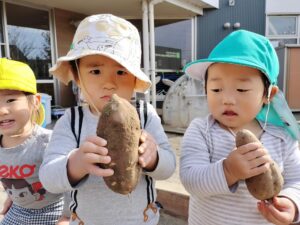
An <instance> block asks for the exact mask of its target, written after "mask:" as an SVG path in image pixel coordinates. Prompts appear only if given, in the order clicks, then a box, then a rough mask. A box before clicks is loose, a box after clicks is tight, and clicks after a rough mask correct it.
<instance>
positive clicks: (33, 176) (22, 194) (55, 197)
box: [0, 126, 62, 209]
mask: <svg viewBox="0 0 300 225" xmlns="http://www.w3.org/2000/svg"><path fill="white" fill-rule="evenodd" d="M50 136H51V131H50V130H46V129H44V128H42V127H40V126H35V127H34V130H33V132H32V134H31V136H30V137H29V138H28V139H26V140H25V141H24V142H23V143H22V144H20V145H18V146H16V147H12V148H3V147H0V179H1V183H2V185H3V187H4V188H5V190H6V192H7V194H8V195H9V197H10V198H11V200H12V201H13V203H14V204H16V205H18V206H21V207H24V208H28V209H41V208H43V207H45V206H48V205H50V204H52V203H54V202H58V201H60V200H61V199H62V195H61V194H52V193H49V192H48V191H46V190H45V188H44V187H43V186H42V184H41V182H40V180H39V177H38V171H39V168H40V165H41V163H42V160H43V156H44V153H45V149H46V147H47V144H48V142H49V140H50Z"/></svg>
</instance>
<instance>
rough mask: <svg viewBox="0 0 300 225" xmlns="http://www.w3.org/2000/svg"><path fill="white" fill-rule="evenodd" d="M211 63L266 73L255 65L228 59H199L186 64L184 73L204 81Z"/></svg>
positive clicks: (240, 60) (245, 61)
mask: <svg viewBox="0 0 300 225" xmlns="http://www.w3.org/2000/svg"><path fill="white" fill-rule="evenodd" d="M213 63H227V64H234V65H239V66H247V67H251V68H254V69H258V70H260V71H261V72H263V73H266V71H262V70H261V69H260V68H258V67H257V65H256V64H254V63H252V62H250V61H247V60H243V59H228V58H211V59H209V58H208V59H199V60H196V61H194V62H191V63H189V64H187V65H186V66H185V67H184V71H185V73H186V74H187V75H189V76H191V77H192V78H194V79H197V80H202V79H204V76H205V73H206V71H207V69H208V67H209V66H210V65H211V64H213ZM267 78H268V76H267ZM268 79H269V78H268Z"/></svg>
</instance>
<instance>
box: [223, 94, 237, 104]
mask: <svg viewBox="0 0 300 225" xmlns="http://www.w3.org/2000/svg"><path fill="white" fill-rule="evenodd" d="M222 101H223V104H224V105H234V104H235V98H234V95H233V94H232V93H230V92H227V93H224V94H223V99H222Z"/></svg>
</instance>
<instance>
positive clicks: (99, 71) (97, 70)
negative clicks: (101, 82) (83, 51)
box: [90, 69, 101, 75]
mask: <svg viewBox="0 0 300 225" xmlns="http://www.w3.org/2000/svg"><path fill="white" fill-rule="evenodd" d="M90 73H91V74H94V75H99V74H101V70H99V69H94V70H91V72H90Z"/></svg>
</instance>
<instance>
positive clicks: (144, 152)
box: [139, 130, 158, 171]
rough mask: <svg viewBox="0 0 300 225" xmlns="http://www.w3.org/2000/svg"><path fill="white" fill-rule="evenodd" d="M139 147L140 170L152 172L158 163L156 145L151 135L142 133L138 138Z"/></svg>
mask: <svg viewBox="0 0 300 225" xmlns="http://www.w3.org/2000/svg"><path fill="white" fill-rule="evenodd" d="M140 142H141V145H140V146H139V154H140V156H139V164H140V165H141V167H142V168H144V169H146V170H148V171H153V170H154V169H155V168H156V166H157V163H158V153H157V148H158V147H157V144H156V141H155V139H154V138H153V137H152V135H151V134H149V133H148V132H146V131H145V130H143V131H142V134H141V137H140Z"/></svg>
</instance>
